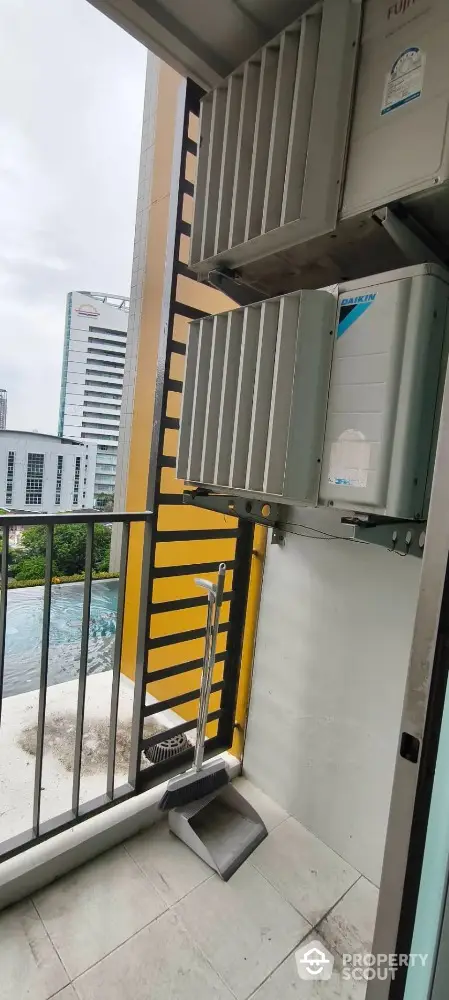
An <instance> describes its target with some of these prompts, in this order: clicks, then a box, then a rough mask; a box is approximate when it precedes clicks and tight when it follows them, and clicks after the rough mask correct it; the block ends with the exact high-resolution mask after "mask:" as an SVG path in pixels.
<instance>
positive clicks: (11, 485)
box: [5, 451, 16, 507]
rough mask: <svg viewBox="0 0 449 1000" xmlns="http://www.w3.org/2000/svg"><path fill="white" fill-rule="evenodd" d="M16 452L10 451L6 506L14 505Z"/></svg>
mask: <svg viewBox="0 0 449 1000" xmlns="http://www.w3.org/2000/svg"><path fill="white" fill-rule="evenodd" d="M15 457H16V456H15V452H13V451H8V467H7V470H6V501H5V502H6V506H7V507H9V504H11V503H12V493H13V488H14V462H15Z"/></svg>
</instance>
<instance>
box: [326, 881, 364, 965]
mask: <svg viewBox="0 0 449 1000" xmlns="http://www.w3.org/2000/svg"><path fill="white" fill-rule="evenodd" d="M378 901H379V890H378V889H377V888H376V886H374V885H373V884H372V882H368V880H367V879H366V878H359V880H358V882H356V883H355V885H353V886H352V888H351V889H350V890H349V892H347V893H346V895H345V896H343V899H341V900H340V902H339V903H337V905H336V906H335V907H334V909H333V910H331V911H330V913H328V914H327V916H326V917H325V919H324V920H323V921H322V922H321V924H320V925H319V928H318V930H319V933H320V935H321V937H322V939H323V941H324V942H325V943H326V944H327V947H328V948H329V951H331V952H332V953H334V954H335V952H337V953H338V954H339V955H344V954H350V955H353V954H355V953H359V952H361V953H364V952H370V951H371V948H372V943H373V937H374V924H375V920H376V914H377V905H378Z"/></svg>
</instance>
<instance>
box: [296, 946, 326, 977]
mask: <svg viewBox="0 0 449 1000" xmlns="http://www.w3.org/2000/svg"><path fill="white" fill-rule="evenodd" d="M295 959H296V968H297V970H298V976H299V978H300V979H305V980H308V981H309V982H310V981H311V980H312V979H319V980H323V979H330V978H331V975H332V970H333V968H334V956H333V955H331V953H330V951H328V950H327V948H325V947H324V945H322V944H321V941H310V942H309V943H308V944H305V945H303V947H302V948H298V950H297V951H296V952H295Z"/></svg>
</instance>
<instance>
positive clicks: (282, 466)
mask: <svg viewBox="0 0 449 1000" xmlns="http://www.w3.org/2000/svg"><path fill="white" fill-rule="evenodd" d="M336 305H337V303H336V298H335V295H333V294H331V293H329V292H327V291H316V292H309V291H306V292H295V293H293V294H292V295H285V296H282V297H281V298H278V299H270V300H268V301H265V302H262V303H259V304H257V305H252V306H246V307H245V308H244V309H235V310H232V311H231V312H229V313H222V314H221V315H218V316H210V317H206V318H205V319H202V320H197V321H195V322H193V323H191V324H190V332H189V342H188V348H187V357H186V371H185V379H184V392H183V403H182V413H181V421H180V433H179V445H178V460H177V475H178V477H179V478H181V479H186V480H189V481H190V482H196V483H204V484H207V485H208V486H210V487H212V488H213V489H217V490H225V491H228V492H236V493H242V494H244V495H247V496H257V497H271V498H272V499H277V500H280V499H281V500H283V501H284V502H288V501H291V502H298V503H305V504H315V503H316V502H317V499H318V486H319V479H320V462H321V455H322V450H323V436H324V423H325V417H326V403H327V395H328V387H329V374H330V362H331V354H332V340H333V331H334V327H335V314H336Z"/></svg>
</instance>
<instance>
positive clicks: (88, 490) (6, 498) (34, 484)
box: [0, 430, 97, 514]
mask: <svg viewBox="0 0 449 1000" xmlns="http://www.w3.org/2000/svg"><path fill="white" fill-rule="evenodd" d="M96 453H97V447H96V445H95V443H89V444H88V443H87V442H85V443H84V442H82V441H71V440H70V439H69V438H66V437H56V436H55V435H53V434H38V433H36V432H35V431H6V430H4V431H0V508H5V507H6V509H8V510H9V509H11V508H12V509H13V510H28V511H30V512H31V513H34V514H39V513H42V512H44V511H45V512H46V513H47V514H51V513H53V512H58V511H67V510H78V509H79V508H83V507H85V508H89V507H92V506H93V499H94V478H95V470H96Z"/></svg>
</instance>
